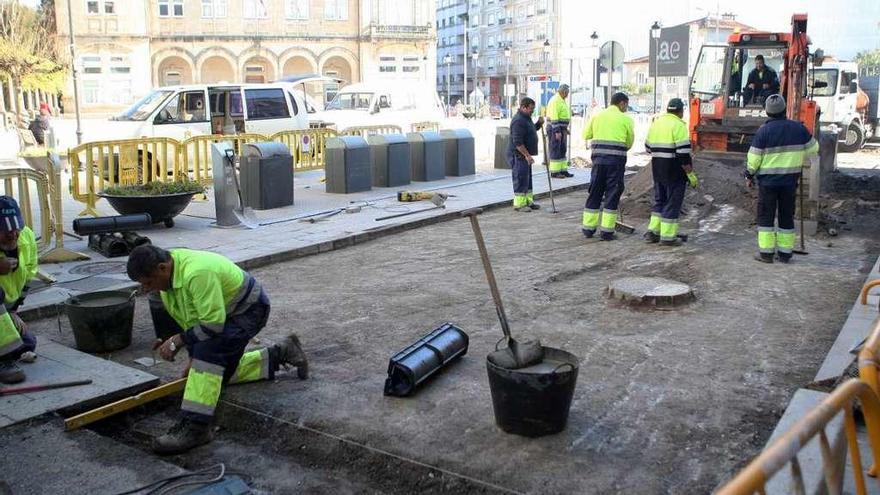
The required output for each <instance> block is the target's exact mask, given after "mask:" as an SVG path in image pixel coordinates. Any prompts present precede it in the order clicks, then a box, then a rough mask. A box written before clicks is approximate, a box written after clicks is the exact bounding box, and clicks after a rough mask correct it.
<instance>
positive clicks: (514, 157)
mask: <svg viewBox="0 0 880 495" xmlns="http://www.w3.org/2000/svg"><path fill="white" fill-rule="evenodd" d="M534 111H535V100H533V99H531V98H529V97H525V98H523V99H522V101H520V104H519V110H518V111H517V112H516V115H514V116H513V118H512V119H511V120H510V144H509V145H508V146H507V163H508V164H509V165H510V171H511V174H512V175H513V209H514V210H516V211H519V212H530V211H532V210H538V209H540V208H541V206H540V205H538V204H536V203H535V201H534V195H533V194H532V164H533V163H535V159H534V158H532V157H533V156H535V155H537V154H538V129H540V128H541V126H542V125H544V119H543V118H542V117H539V118H538V121H537V122H532V112H534Z"/></svg>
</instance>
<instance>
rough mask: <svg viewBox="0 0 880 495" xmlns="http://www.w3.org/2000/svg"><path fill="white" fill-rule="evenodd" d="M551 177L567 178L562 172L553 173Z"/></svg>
mask: <svg viewBox="0 0 880 495" xmlns="http://www.w3.org/2000/svg"><path fill="white" fill-rule="evenodd" d="M550 177H553V178H554V179H565V178H566V176H565V175H564V174H563V173H562V172H553V173H552V174H550Z"/></svg>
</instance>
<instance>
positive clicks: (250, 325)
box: [183, 289, 278, 422]
mask: <svg viewBox="0 0 880 495" xmlns="http://www.w3.org/2000/svg"><path fill="white" fill-rule="evenodd" d="M269 309H270V305H269V297H268V296H267V295H266V293H265V292H262V289H261V293H260V298H259V300H258V301H257V302H255V303H254V304H252V305H251V307H250V308H248V309H247V310H246V311H245V312H244V313H242V314H240V315H237V316H230V317H228V318H227V319H226V323H225V325H224V326H223V333H221V334H219V335H217V336H216V337H212V338H210V339H206V340H202V341H199V342H196V343H195V344H194V345H187V347H186V350H187V352H189V355H190V357H191V358H193V359H195V360H200V361H205V362H207V363H210V364H215V365H217V366H222V367H223V383H224V384H227V383H229V380H231V379H232V377H233V376H234V375H235V370H236V368H238V363H239V361H240V360H241V356H242V355H243V354H244V350H245V347H247V345H248V342H250V340H251V339H252V338H253V337H254V336H256V335H257V334H258V333H260V330H262V329H263V327H265V326H266V322H267V321H268V320H269ZM270 356H272V353H270ZM277 367H278V364H277V363H271V364H270V366H269V370H270V379H271V378H273V373H274V371H276V370H277ZM183 414H184V416H186V417H188V418H189V419H191V420H193V421H198V422H209V421H211V416H209V415H204V414H199V413H195V412H191V411H183Z"/></svg>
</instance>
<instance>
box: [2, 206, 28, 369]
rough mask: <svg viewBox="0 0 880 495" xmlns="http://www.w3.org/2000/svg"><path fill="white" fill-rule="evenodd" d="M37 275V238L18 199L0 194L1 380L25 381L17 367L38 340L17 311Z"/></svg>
mask: <svg viewBox="0 0 880 495" xmlns="http://www.w3.org/2000/svg"><path fill="white" fill-rule="evenodd" d="M36 275H37V241H36V238H35V237H34V232H33V231H32V230H31V229H30V228H29V227H28V226H26V225H25V224H24V219H23V218H22V215H21V209H20V208H19V207H18V203H17V202H16V201H15V199H13V198H11V197H9V196H0V297H2V300H3V306H2V308H0V383H7V384H8V383H18V382H22V381H24V380H25V374H24V371H22V370H21V368H19V367H18V364H17V361H18V359H19V358H22V359H25V358H24V357H23V356H24V355H25V353H30V354H31V355H32V356H33V351H34V349H35V348H36V345H37V339H36V337H34V336H33V334H32V333H30V332H28V330H27V326H26V325H25V324H24V322H23V321H22V320H21V318H19V317H18V315H17V314H16V310H17V309H18V307H19V306H21V304H22V302H24V298H25V296H26V295H27V287H28V283H29V282H30V281H31V280H32V279H33V278H34V277H35V276H36Z"/></svg>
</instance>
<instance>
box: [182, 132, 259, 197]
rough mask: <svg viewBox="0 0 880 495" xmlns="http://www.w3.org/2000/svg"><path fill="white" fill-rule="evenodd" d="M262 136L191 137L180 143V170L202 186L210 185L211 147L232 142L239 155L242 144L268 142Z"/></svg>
mask: <svg viewBox="0 0 880 495" xmlns="http://www.w3.org/2000/svg"><path fill="white" fill-rule="evenodd" d="M268 140H269V139H268V138H266V137H265V136H263V135H262V134H235V135H228V136H227V135H216V134H209V135H204V136H193V137H191V138H187V139H186V140H184V141H183V142H182V143H180V170H181V171H183V172H184V173H185V174H187V176H188V177H189V178H190V179H192V180H194V181H196V182H201V183H202V184H205V185H209V184H211V181H212V177H213V168H214V167H213V164H212V163H211V145H212V144H214V143H220V142H232V148H233V149H234V150H235V154H236V155H238V154H240V153H241V148H242V145H243V144H247V143H256V142H259V141H268Z"/></svg>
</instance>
